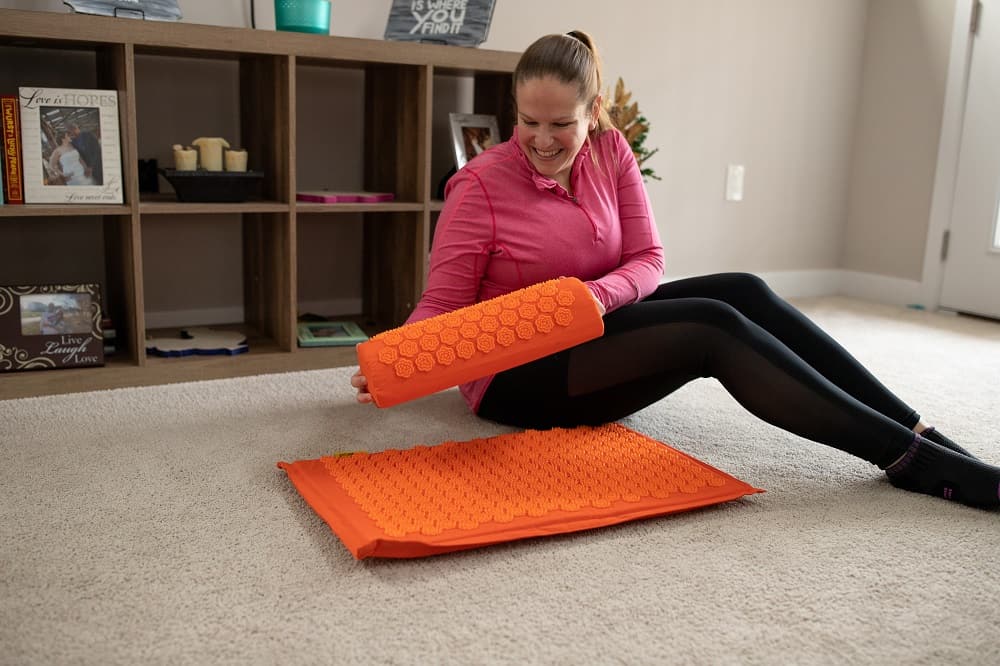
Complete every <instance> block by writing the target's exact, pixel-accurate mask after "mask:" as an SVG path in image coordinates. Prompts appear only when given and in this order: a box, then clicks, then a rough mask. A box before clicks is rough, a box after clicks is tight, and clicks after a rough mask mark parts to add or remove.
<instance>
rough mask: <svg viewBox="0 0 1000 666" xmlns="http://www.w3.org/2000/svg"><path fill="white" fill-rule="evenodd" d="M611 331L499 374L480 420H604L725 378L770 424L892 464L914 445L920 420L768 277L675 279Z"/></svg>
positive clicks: (524, 423)
mask: <svg viewBox="0 0 1000 666" xmlns="http://www.w3.org/2000/svg"><path fill="white" fill-rule="evenodd" d="M604 326H605V331H604V335H603V336H602V337H600V338H598V339H596V340H592V341H590V342H586V343H584V344H582V345H578V346H576V347H573V348H571V349H568V350H566V351H563V352H560V353H557V354H553V355H551V356H546V357H545V358H542V359H539V360H537V361H533V362H531V363H527V364H525V365H522V366H520V367H517V368H514V369H511V370H507V371H505V372H502V373H500V374H498V375H497V376H496V378H495V379H494V380H493V382H492V383H491V384H490V386H489V388H488V389H487V391H486V394H485V395H484V396H483V400H482V402H481V404H480V408H479V415H480V416H482V417H484V418H487V419H490V420H493V421H497V422H499V423H506V424H509V425H515V426H519V427H522V428H552V427H573V426H577V425H598V424H601V423H608V422H611V421H615V420H617V419H620V418H622V417H625V416H627V415H629V414H632V413H633V412H636V411H638V410H640V409H642V408H643V407H646V406H648V405H651V404H652V403H654V402H656V401H658V400H659V399H660V398H663V397H664V396H666V395H668V394H669V393H671V392H673V391H675V390H677V389H678V388H680V387H681V386H683V385H684V384H686V383H688V382H689V381H691V380H692V379H696V378H698V377H715V378H716V379H718V380H719V381H720V382H721V383H722V385H723V386H724V387H725V388H726V390H727V391H729V393H730V394H731V395H732V396H733V397H734V398H735V399H736V400H737V401H739V403H740V404H741V405H743V406H744V407H745V408H746V409H747V410H749V411H750V412H752V413H753V414H755V415H756V416H758V417H760V418H762V419H763V420H765V421H767V422H768V423H770V424H772V425H775V426H778V427H780V428H783V429H785V430H788V431H790V432H792V433H795V434H796V435H799V436H801V437H805V438H807V439H811V440H813V441H816V442H820V443H822V444H827V445H829V446H833V447H836V448H838V449H841V450H843V451H846V452H848V453H851V454H853V455H855V456H858V457H860V458H863V459H865V460H868V461H869V462H872V463H875V464H876V465H878V466H879V467H882V468H885V467H887V466H888V465H890V464H891V463H892V462H893V461H895V460H896V459H897V458H898V457H899V456H900V455H902V453H903V452H905V451H906V449H907V447H908V446H909V445H910V443H911V442H912V441H913V431H912V428H913V426H914V425H916V424H917V422H918V421H919V420H920V416H919V415H918V414H917V413H916V412H915V411H913V410H912V409H911V408H910V407H908V406H907V405H906V404H904V403H903V402H902V401H901V400H900V399H899V398H897V397H896V396H895V395H893V394H892V392H890V391H889V389H887V388H886V387H885V386H883V385H882V383H881V382H879V381H878V380H877V379H876V378H875V377H874V376H873V375H872V374H871V373H870V372H868V370H866V369H865V368H864V366H862V365H861V364H860V363H859V362H858V361H857V359H855V358H854V357H853V356H851V355H850V354H849V353H848V352H847V351H846V350H845V349H844V348H843V347H841V346H840V345H839V344H838V343H837V342H836V341H835V340H834V339H833V338H831V337H830V336H829V335H827V334H826V333H824V332H823V331H822V330H821V329H820V328H819V327H818V326H816V325H815V324H814V323H812V322H811V321H810V320H809V319H807V318H806V317H805V315H803V314H802V313H801V312H799V311H798V310H796V309H795V308H794V307H792V306H791V305H789V304H788V303H786V302H785V301H783V300H782V299H781V298H779V297H778V296H777V295H776V294H775V293H774V292H773V291H771V290H770V288H768V286H767V285H766V284H765V283H764V281H763V280H761V279H760V278H758V277H756V276H753V275H748V274H743V273H724V274H719V275H708V276H704V277H697V278H690V279H686V280H678V281H676V282H670V283H667V284H663V285H660V287H659V288H658V289H657V290H656V291H655V292H653V293H652V294H651V295H650V296H649V297H648V298H646V299H645V300H643V301H641V302H639V303H635V304H633V305H628V306H625V307H623V308H621V309H619V310H616V311H615V312H612V313H611V314H609V315H607V316H606V317H605V318H604Z"/></svg>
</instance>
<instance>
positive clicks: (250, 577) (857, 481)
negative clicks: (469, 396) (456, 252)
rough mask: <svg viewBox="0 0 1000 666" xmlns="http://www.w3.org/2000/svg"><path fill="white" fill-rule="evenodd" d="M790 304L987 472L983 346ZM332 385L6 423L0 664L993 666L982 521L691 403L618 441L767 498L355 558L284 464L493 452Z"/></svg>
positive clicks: (10, 414) (989, 425)
mask: <svg viewBox="0 0 1000 666" xmlns="http://www.w3.org/2000/svg"><path fill="white" fill-rule="evenodd" d="M802 305H803V307H804V308H805V309H806V310H807V312H809V313H810V314H811V315H812V316H813V317H814V318H815V319H816V320H818V321H819V322H820V323H821V324H822V325H824V326H825V327H827V328H828V330H830V331H831V332H832V333H833V334H834V336H835V337H837V338H838V339H840V340H841V341H842V342H844V343H845V344H847V346H848V347H849V348H851V349H852V350H854V351H855V353H856V355H858V356H859V357H860V358H861V359H862V360H863V361H865V362H866V363H868V364H869V366H870V367H872V368H873V369H874V370H875V371H876V373H877V374H879V375H880V376H881V377H882V378H883V379H884V380H885V381H886V383H888V384H889V385H890V386H892V387H894V388H895V389H896V390H897V391H898V392H899V393H900V394H901V395H902V396H903V397H904V398H905V399H906V400H908V401H909V402H911V404H913V405H914V407H916V408H917V409H918V410H921V411H922V412H923V413H924V414H925V415H926V416H927V417H928V418H929V419H931V420H933V421H934V422H935V423H937V424H938V425H939V426H940V427H941V429H942V430H943V431H944V432H946V433H948V434H950V435H952V436H953V437H955V438H956V439H957V440H958V441H960V442H961V443H963V444H965V445H967V446H968V447H969V448H971V449H973V450H974V451H976V452H978V453H979V454H981V455H982V456H983V457H984V458H985V459H987V460H989V461H991V462H993V463H1000V428H998V427H997V425H996V423H997V415H998V414H1000V391H998V390H997V383H998V377H1000V325H997V324H994V323H989V322H985V321H980V320H973V319H966V318H959V317H952V316H946V315H935V314H928V313H923V312H916V311H907V310H901V309H898V308H891V307H885V306H877V305H868V304H860V303H857V302H852V301H848V300H845V299H838V298H833V299H820V300H814V301H805V302H803V303H802ZM350 373H351V370H350V369H346V368H345V369H340V370H323V371H314V372H302V373H293V374H286V375H272V376H262V377H250V378H243V379H233V380H223V381H213V382H203V383H194V384H182V385H174V386H165V387H153V388H140V389H125V390H118V391H105V392H98V393H89V394H77V395H67V396H55V397H49V398H33V399H25V400H15V401H6V402H0V455H2V466H0V570H2V579H0V662H2V663H3V664H77V663H80V664H102V665H103V664H313V663H315V664H354V663H357V664H367V663H420V664H441V663H447V664H480V663H510V664H523V663H546V664H617V663H625V664H640V663H650V664H652V663H655V664H663V663H670V664H720V663H722V664H726V663H733V664H787V663H796V664H806V663H808V664H825V663H830V664H834V663H836V664H848V663H849V664H858V663H868V664H902V663H906V664H920V663H926V664H942V663H963V664H984V665H987V664H989V665H993V664H997V663H1000V633H998V629H997V628H998V627H1000V514H998V513H997V512H986V511H978V510H975V509H969V508H966V507H963V506H960V505H955V504H950V503H947V502H945V501H943V500H937V499H933V498H930V497H924V496H920V495H914V494H910V493H906V492H903V491H899V490H896V489H894V488H892V487H891V486H890V485H889V484H888V483H887V482H886V481H885V480H884V478H883V476H882V474H881V473H880V472H879V471H878V470H877V469H875V468H874V467H872V466H871V465H868V464H866V463H863V462H860V461H858V460H855V459H852V458H850V457H848V456H847V455H845V454H842V453H840V452H838V451H834V450H830V449H827V448H825V447H822V446H819V445H815V444H812V443H809V442H806V441H804V440H800V439H798V438H796V437H794V436H791V435H788V434H785V433H783V432H781V431H779V430H777V429H775V428H772V427H770V426H768V425H766V424H763V423H761V422H759V421H756V420H755V419H754V418H753V417H752V416H750V415H749V414H747V413H745V412H744V411H743V410H742V409H741V408H740V407H739V406H738V405H736V404H735V403H734V402H733V401H732V400H731V399H730V398H729V397H728V395H727V394H726V393H725V392H724V391H723V390H722V389H721V388H720V387H719V385H718V384H717V383H715V382H714V381H710V380H703V381H699V382H696V383H694V384H692V385H689V386H688V387H685V388H684V389H682V390H681V391H680V392H678V393H677V394H675V395H674V396H671V397H669V398H667V399H666V400H664V401H662V402H661V403H660V404H657V405H655V406H654V407H651V408H649V409H647V410H645V411H644V412H642V413H639V414H637V415H635V416H634V417H632V418H630V419H628V420H627V421H625V424H626V425H628V426H629V427H632V428H635V429H637V430H639V431H641V432H644V433H646V434H648V435H651V436H653V437H655V438H657V439H660V440H662V441H666V442H669V443H671V444H673V445H674V446H676V447H677V448H680V449H682V450H684V451H686V452H688V453H690V454H692V455H694V456H696V457H698V458H700V459H701V460H704V461H706V462H708V463H710V464H712V465H715V466H717V467H720V468H721V469H723V470H725V471H727V472H729V473H731V474H734V475H736V476H738V477H740V478H742V479H744V480H746V481H747V482H749V483H751V484H754V485H757V486H760V487H763V488H766V489H767V490H768V492H767V493H766V494H763V495H756V496H753V497H751V498H748V499H745V500H742V501H739V502H734V503H731V504H727V505H724V506H720V507H716V508H710V509H707V510H700V511H695V512H690V513H686V514H681V515H677V516H673V517H665V518H658V519H651V520H645V521H641V522H636V523H630V524H625V525H620V526H615V527H611V528H605V529H600V530H594V531H589V532H582V533H578V534H574V535H568V536H559V537H552V538H544V539H534V540H529V541H521V542H516V543H511V544H505V545H500V546H495V547H491V548H486V549H482V550H475V551H466V552H462V553H457V554H452V555H444V556H439V557H434V558H429V559H423V560H407V561H374V560H368V561H364V562H356V561H354V560H353V559H352V558H351V557H350V555H349V554H348V552H347V551H346V550H345V549H344V548H343V547H342V545H341V544H340V542H339V541H338V539H337V538H336V536H335V535H333V534H332V533H331V532H330V531H329V529H328V528H327V527H326V525H325V524H323V523H322V522H321V521H320V520H319V519H318V518H317V517H316V516H315V514H313V512H312V511H311V510H310V509H309V507H308V506H307V505H306V504H305V503H304V502H303V501H302V500H301V499H300V497H299V496H298V494H297V493H296V492H295V490H294V489H293V487H292V485H291V483H290V482H289V481H288V479H287V478H286V477H285V475H284V474H283V473H282V472H281V471H280V470H278V469H276V468H275V462H277V461H278V460H296V459H303V458H315V457H318V456H321V455H324V454H328V453H332V452H335V451H344V450H350V449H355V448H359V447H363V448H366V449H369V450H380V449H383V448H386V447H406V446H410V445H412V444H416V443H436V442H440V441H443V440H447V439H468V438H472V437H477V436H486V435H492V434H497V433H500V432H503V431H504V430H503V429H501V428H499V427H497V426H495V425H491V424H489V423H485V422H482V421H479V420H477V419H476V418H475V417H473V416H470V415H469V414H467V413H466V411H465V409H464V407H463V404H462V402H461V400H460V398H459V396H458V394H457V392H455V391H454V390H452V391H446V392H444V393H441V394H438V395H435V396H432V397H430V398H426V399H423V400H421V401H417V402H413V403H409V404H407V405H402V406H399V407H395V408H393V409H390V410H386V411H378V410H376V409H374V408H369V407H363V406H359V405H356V404H355V403H354V402H353V398H352V392H351V390H350V388H349V386H348V382H347V379H348V376H349V375H350Z"/></svg>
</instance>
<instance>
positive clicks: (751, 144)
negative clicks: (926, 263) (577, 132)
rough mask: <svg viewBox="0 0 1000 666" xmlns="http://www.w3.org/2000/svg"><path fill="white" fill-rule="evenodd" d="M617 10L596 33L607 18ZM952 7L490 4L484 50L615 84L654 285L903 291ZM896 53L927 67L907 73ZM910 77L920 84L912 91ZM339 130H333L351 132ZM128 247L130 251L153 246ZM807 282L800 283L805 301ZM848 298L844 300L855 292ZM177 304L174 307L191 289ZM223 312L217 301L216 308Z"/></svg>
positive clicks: (195, 5) (929, 161)
mask: <svg viewBox="0 0 1000 666" xmlns="http://www.w3.org/2000/svg"><path fill="white" fill-rule="evenodd" d="M179 4H180V6H181V9H182V11H183V12H184V15H185V19H184V20H185V21H190V22H196V23H210V24H216V25H229V26H249V9H248V8H249V2H247V1H244V0H215V1H213V2H203V1H201V0H180V3H179ZM869 5H871V8H872V9H871V11H870V10H869ZM389 6H390V3H389V2H388V1H387V0H386V1H381V2H373V1H371V0H335V1H334V2H333V3H332V15H331V33H332V34H335V35H343V36H351V37H366V38H373V39H380V38H381V36H382V34H383V31H384V28H385V22H386V18H387V16H388V10H389ZM619 6H620V7H621V11H620V13H619V15H618V16H617V17H615V19H614V20H612V19H611V17H610V13H611V12H614V11H616V9H617V8H618V7H619ZM953 6H954V0H916V1H913V0H699V1H697V2H693V1H691V0H634V1H633V2H629V3H620V5H614V4H609V3H607V2H606V0H574V1H572V2H537V0H532V1H529V0H498V2H497V3H496V9H495V13H494V18H493V23H492V27H491V31H490V35H489V39H488V40H487V42H486V43H485V44H483V47H484V48H494V49H503V50H515V51H518V50H521V49H523V48H524V47H525V46H527V45H528V44H529V43H530V42H531V41H533V40H534V39H535V38H536V37H538V36H540V35H542V34H546V33H550V32H565V31H567V30H570V29H574V28H579V29H584V30H587V31H589V32H591V33H592V34H593V35H594V37H595V38H596V40H597V43H598V46H599V47H600V48H601V51H602V54H603V56H604V60H605V74H606V78H607V82H608V84H609V85H611V84H613V82H614V80H615V79H616V78H617V77H618V76H622V77H624V78H625V81H626V84H627V86H628V87H629V88H630V89H631V90H632V92H633V94H634V98H635V99H636V100H638V101H639V104H640V108H641V110H642V112H643V114H644V115H645V116H646V117H647V118H648V119H649V120H650V122H651V131H650V135H649V138H648V140H647V145H648V146H650V147H658V148H659V149H660V152H659V154H657V155H656V156H655V157H653V158H652V159H651V160H650V161H649V162H648V163H647V165H648V166H651V167H652V168H653V169H655V171H656V172H657V174H659V175H660V176H662V177H663V180H662V181H651V182H650V183H649V184H648V188H649V192H650V197H651V200H652V202H653V208H654V211H655V213H656V216H657V221H658V224H659V226H660V229H661V234H662V236H663V239H664V243H665V246H666V256H667V269H666V272H667V275H668V276H681V275H690V274H696V273H705V272H712V271H721V270H749V271H754V272H759V273H764V274H767V275H770V276H774V277H775V279H776V281H777V282H778V283H779V285H780V286H781V287H782V289H783V291H785V292H786V293H793V294H794V293H803V292H808V291H809V290H810V289H815V290H817V291H830V290H836V289H838V288H840V287H841V286H843V285H842V284H841V282H839V281H838V280H839V278H838V275H839V274H840V273H841V272H842V269H845V268H848V269H850V270H851V271H853V272H854V274H855V277H856V276H857V273H858V272H860V273H863V274H864V275H868V274H881V275H884V276H889V277H890V278H891V279H896V280H903V281H910V280H913V279H914V278H915V276H917V275H919V269H920V266H921V264H922V257H923V239H924V238H925V237H926V228H927V219H926V218H927V214H928V210H927V207H928V206H929V197H930V188H931V186H932V183H931V182H928V181H927V179H926V177H925V175H924V174H925V172H927V171H928V170H929V172H930V173H933V166H934V158H935V156H934V154H932V153H933V151H928V150H925V149H924V148H921V149H920V150H909V151H907V150H904V149H905V148H907V147H908V146H910V145H912V144H914V143H916V144H919V145H920V146H923V147H926V146H929V145H934V146H936V143H937V138H938V131H939V127H937V128H936V127H935V126H934V113H935V112H937V113H938V114H939V113H940V105H941V96H942V95H943V84H940V85H939V83H940V82H939V78H940V75H941V71H942V67H943V66H944V65H943V64H942V63H944V64H946V55H947V38H948V36H949V34H950V29H951V24H950V12H951V11H952V8H953ZM0 7H14V8H22V9H24V8H44V9H49V10H52V11H65V8H64V6H63V5H62V4H61V2H58V1H56V0H45V1H41V2H23V1H20V2H19V1H17V0H13V1H11V0H0ZM257 9H258V13H257V25H258V28H260V29H268V28H272V27H273V25H274V20H273V4H272V3H271V2H269V1H268V0H257ZM895 19H905V20H900V21H897V20H895ZM866 35H867V39H866ZM942 39H944V40H945V41H944V42H942ZM913 54H920V55H925V56H926V57H925V58H917V59H914V58H913V57H912V55H913ZM942 59H943V60H942ZM885 63H890V64H892V65H893V66H895V67H897V70H896V71H897V73H898V71H905V72H906V73H907V77H912V78H907V79H906V81H904V82H902V84H901V85H902V87H901V89H899V90H896V89H892V88H890V89H888V90H887V89H886V83H887V82H891V83H899V82H898V78H899V76H897V75H896V74H894V73H893V70H892V69H891V67H889V68H887V67H886V66H885ZM900 68H901V69H900ZM927 72H929V73H927ZM917 74H919V75H921V76H924V75H925V74H926V76H928V77H930V79H931V80H932V84H931V85H930V86H928V87H927V88H928V90H927V91H923V89H922V88H921V84H920V83H919V82H918V79H917V78H916V75H917ZM445 83H447V82H445ZM442 87H448V90H447V91H446V94H447V95H450V96H452V98H453V99H454V104H455V106H456V107H460V106H461V105H463V104H466V103H467V96H464V95H463V93H462V86H461V85H457V86H453V85H451V84H450V83H449V84H448V86H442ZM439 104H440V102H439ZM913 104H919V105H920V112H919V122H911V121H910V116H909V111H910V106H911V105H913ZM935 105H936V106H937V108H936V111H935ZM459 110H463V109H459ZM309 121H310V119H308V118H304V119H303V118H300V120H299V122H300V123H308V122H309ZM344 122H345V123H347V126H350V123H351V122H352V120H351V119H350V118H345V119H344ZM354 122H356V121H354ZM938 125H940V121H939V120H938ZM882 126H890V127H895V128H897V129H899V128H908V131H907V132H903V131H900V132H898V133H897V134H895V135H894V136H893V137H892V138H891V139H890V140H884V141H882V142H881V143H879V144H877V146H876V145H875V144H873V142H872V141H871V140H870V139H869V138H865V137H872V136H874V137H880V136H881V134H880V131H881V130H880V129H879V128H880V127H882ZM858 137H861V138H858ZM439 140H440V141H445V142H446V141H447V138H446V137H440V138H438V137H436V138H435V142H436V143H437V142H438V141H439ZM142 147H143V144H142V140H141V137H140V148H142ZM894 151H902V152H899V154H898V155H897V154H896V153H895V152H894ZM439 152H440V151H439ZM896 159H899V160H902V161H905V162H906V163H907V164H908V165H910V166H914V165H915V166H916V171H917V172H918V173H920V174H921V176H920V177H916V178H911V179H908V180H907V179H902V180H898V181H897V182H896V183H895V186H894V187H896V188H902V189H904V190H905V189H907V188H923V189H920V190H919V191H914V192H913V193H912V194H913V196H912V197H911V198H910V199H909V201H910V203H911V204H912V205H909V206H906V207H903V208H900V207H898V206H897V207H896V208H895V209H893V208H892V206H888V207H887V206H886V202H884V201H882V200H880V199H879V189H878V188H877V187H870V184H871V182H870V179H869V178H868V174H870V173H873V172H880V171H881V169H882V166H881V165H883V164H888V163H891V162H892V161H893V160H896ZM729 163H738V164H743V165H745V167H746V192H745V198H744V201H743V202H741V203H732V202H726V201H725V200H724V196H723V195H724V179H725V171H726V165H727V164H729ZM307 169H308V167H307ZM302 172H303V170H302V167H301V166H300V173H302ZM859 174H860V175H859ZM339 177H341V178H343V177H346V175H341V176H339ZM435 177H436V176H435ZM866 188H867V189H866ZM886 210H889V211H890V214H889V216H888V218H886V217H885V216H884V215H883V213H884V211H886ZM345 226H346V229H340V230H339V231H336V232H334V231H332V230H331V228H330V225H319V228H317V229H312V230H308V229H303V232H304V233H310V234H313V236H312V239H313V243H311V244H312V245H313V246H320V247H321V246H323V245H327V246H329V247H330V249H331V252H333V251H336V252H337V253H343V252H344V249H345V247H349V246H350V243H358V242H359V234H358V233H357V232H356V231H352V230H351V229H350V226H351V225H345ZM175 232H176V229H175V228H169V229H164V230H162V233H160V232H158V231H157V230H156V229H155V228H151V230H150V231H149V232H147V231H146V230H145V229H144V234H146V236H147V240H148V237H149V236H151V235H152V236H156V237H157V238H158V239H159V240H163V241H166V238H167V236H169V235H171V234H173V233H175ZM158 234H159V235H158ZM330 234H334V236H331V235H330ZM336 234H339V235H336ZM899 234H902V235H904V236H906V237H907V239H908V242H907V243H904V244H902V245H901V246H893V247H892V251H893V252H894V257H895V258H894V260H892V261H885V262H880V261H879V256H881V255H883V254H884V253H885V252H888V251H889V247H888V246H886V248H885V250H884V251H883V250H882V249H881V248H882V246H880V245H879V243H880V242H887V243H888V242H891V241H890V240H889V239H890V238H891V237H895V236H898V235H899ZM144 244H145V245H147V246H148V249H147V252H157V251H160V250H159V249H158V248H159V247H162V244H160V243H144ZM220 259H221V260H222V261H223V262H227V263H234V262H235V266H234V269H233V274H237V275H238V262H239V248H238V247H236V248H233V252H231V253H228V254H226V253H224V254H223V256H221V257H220ZM150 263H156V262H155V261H154V262H150V261H147V265H149V264H150ZM160 263H164V262H160ZM327 268H328V266H327V265H324V266H317V267H314V268H306V269H305V270H303V267H301V266H300V281H301V282H302V284H303V288H304V289H305V290H306V291H308V292H309V293H308V294H304V293H302V291H301V290H300V299H302V300H308V301H311V302H315V303H331V304H332V303H341V304H343V305H344V307H348V306H349V304H350V303H351V302H352V299H355V300H356V294H358V293H359V291H360V267H359V266H357V265H356V264H352V263H351V262H350V261H348V262H347V263H346V265H342V266H341V269H343V270H344V271H346V272H345V273H344V274H341V275H340V276H339V277H338V279H337V280H334V281H331V280H329V279H328V276H326V277H325V276H324V271H325V270H326V269H327ZM206 270H209V271H216V272H218V270H219V269H218V267H214V268H208V269H206ZM190 277H191V280H192V284H197V281H198V280H199V279H201V278H200V277H199V275H197V274H196V273H192V274H191V276H190ZM174 278H175V279H176V278H177V276H174ZM810 279H812V280H813V281H814V285H813V286H812V287H804V286H803V285H804V284H805V282H804V280H805V281H808V280H810ZM160 282H161V281H160V280H157V279H155V278H154V279H152V280H147V295H146V300H147V304H148V305H149V309H151V310H156V309H158V308H159V309H168V310H169V309H170V308H172V307H174V304H172V303H170V302H169V300H170V298H171V296H170V295H171V294H175V293H177V291H176V288H175V287H173V288H170V289H167V288H164V289H163V290H162V291H161V290H159V289H158V288H156V287H155V285H157V284H159V283H160ZM150 283H151V284H150ZM331 283H332V284H331ZM854 284H855V287H854V288H853V291H855V292H858V291H860V292H864V289H859V288H857V283H856V282H855V283H854ZM307 285H308V286H307ZM151 288H152V290H151ZM184 291H187V292H188V298H190V293H191V290H184ZM240 301H241V293H240V292H239V291H238V290H235V289H234V290H233V302H234V303H236V304H238V303H239V302H240ZM205 307H214V305H212V306H210V305H208V304H206V305H205Z"/></svg>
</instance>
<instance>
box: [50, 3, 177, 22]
mask: <svg viewBox="0 0 1000 666" xmlns="http://www.w3.org/2000/svg"><path fill="white" fill-rule="evenodd" d="M63 4H64V5H69V6H70V8H72V10H73V11H74V12H76V13H78V14H97V15H99V16H117V17H119V18H135V19H150V20H152V21H178V20H180V18H181V9H180V7H178V6H177V0H63Z"/></svg>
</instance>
